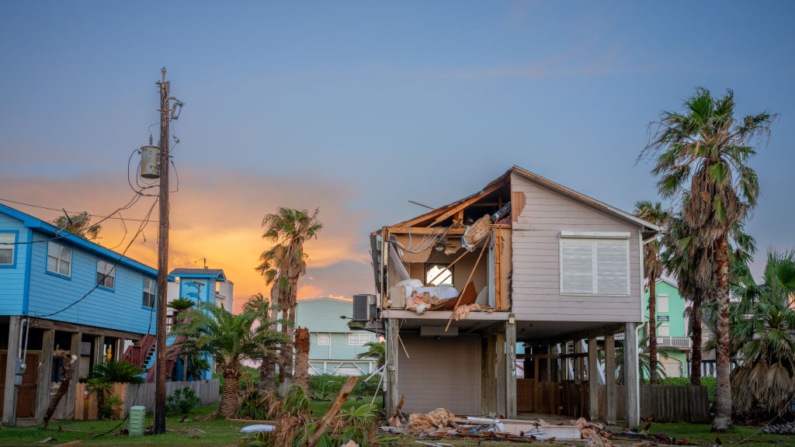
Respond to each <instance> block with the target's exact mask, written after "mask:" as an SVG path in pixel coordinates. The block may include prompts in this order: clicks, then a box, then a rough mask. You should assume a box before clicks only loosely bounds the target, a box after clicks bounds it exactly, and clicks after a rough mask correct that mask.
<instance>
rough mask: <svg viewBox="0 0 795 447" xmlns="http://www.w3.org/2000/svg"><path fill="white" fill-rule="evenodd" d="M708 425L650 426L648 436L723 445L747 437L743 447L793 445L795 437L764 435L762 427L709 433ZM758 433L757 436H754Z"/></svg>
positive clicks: (744, 427)
mask: <svg viewBox="0 0 795 447" xmlns="http://www.w3.org/2000/svg"><path fill="white" fill-rule="evenodd" d="M710 428H711V426H710V425H709V424H652V425H651V428H650V429H649V433H650V434H657V433H665V434H667V435H668V436H670V437H672V438H687V439H688V441H690V442H707V443H710V444H717V443H716V442H715V439H716V438H718V439H720V441H721V443H722V444H723V445H728V444H734V443H736V442H740V441H742V440H744V439H746V438H748V437H751V440H749V441H747V442H743V444H742V445H743V446H744V447H763V446H769V445H775V444H778V445H795V436H787V435H766V434H763V433H762V432H761V431H760V429H761V428H762V427H746V426H736V427H735V432H734V433H720V434H716V433H710ZM757 431H759V433H758V434H755V433H756V432H757Z"/></svg>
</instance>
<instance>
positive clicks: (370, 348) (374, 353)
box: [356, 341, 386, 369]
mask: <svg viewBox="0 0 795 447" xmlns="http://www.w3.org/2000/svg"><path fill="white" fill-rule="evenodd" d="M364 346H365V347H366V348H367V350H366V351H364V352H360V353H359V354H356V358H357V359H375V363H376V369H378V368H381V367H382V366H384V363H386V346H385V344H384V342H382V341H371V342H368V343H365V344H364Z"/></svg>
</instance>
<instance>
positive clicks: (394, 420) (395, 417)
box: [388, 395, 403, 428]
mask: <svg viewBox="0 0 795 447" xmlns="http://www.w3.org/2000/svg"><path fill="white" fill-rule="evenodd" d="M401 408H403V396H402V395H401V396H400V401H399V402H398V404H397V407H395V412H394V413H392V417H391V418H389V421H388V422H389V425H390V426H392V427H396V428H402V427H403V424H402V423H401V422H400V409H401Z"/></svg>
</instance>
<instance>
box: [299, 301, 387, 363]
mask: <svg viewBox="0 0 795 447" xmlns="http://www.w3.org/2000/svg"><path fill="white" fill-rule="evenodd" d="M350 318H351V302H350V301H348V300H340V299H334V298H314V299H308V300H299V301H298V305H297V307H296V310H295V319H296V322H295V325H296V326H297V327H305V328H308V329H309V337H310V346H309V373H310V374H312V375H316V374H333V375H337V376H359V375H362V374H371V373H373V372H375V370H376V362H375V360H374V359H357V358H356V356H357V354H360V353H362V352H365V351H367V347H366V346H364V344H365V343H368V342H371V341H378V340H376V337H375V335H374V334H371V333H370V332H365V331H352V330H351V329H350V328H349V327H348V324H347V323H348V321H346V320H350Z"/></svg>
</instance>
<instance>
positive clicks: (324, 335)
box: [317, 333, 331, 346]
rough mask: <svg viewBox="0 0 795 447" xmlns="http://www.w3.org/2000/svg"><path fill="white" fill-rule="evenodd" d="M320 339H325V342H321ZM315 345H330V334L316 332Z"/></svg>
mask: <svg viewBox="0 0 795 447" xmlns="http://www.w3.org/2000/svg"><path fill="white" fill-rule="evenodd" d="M321 337H322V338H321ZM320 340H325V341H326V342H325V343H323V342H321V341H320ZM317 345H318V346H331V334H323V333H318V334H317Z"/></svg>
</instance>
